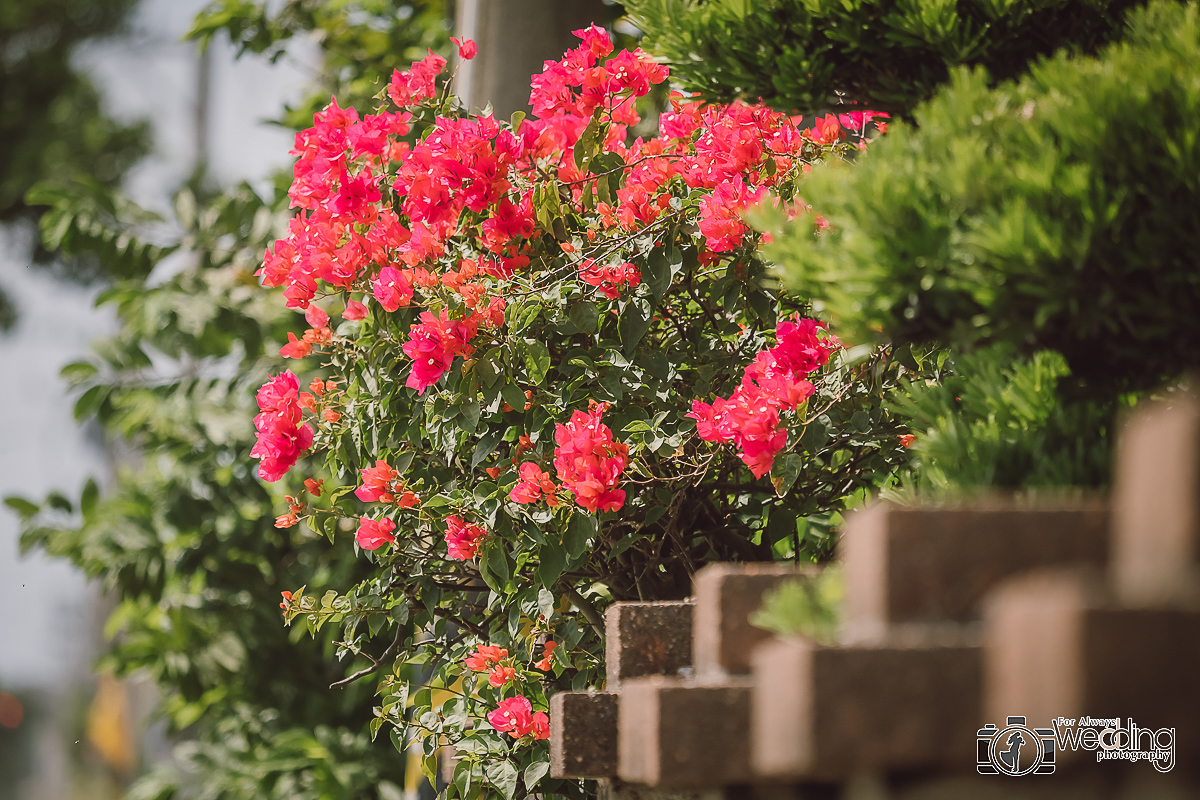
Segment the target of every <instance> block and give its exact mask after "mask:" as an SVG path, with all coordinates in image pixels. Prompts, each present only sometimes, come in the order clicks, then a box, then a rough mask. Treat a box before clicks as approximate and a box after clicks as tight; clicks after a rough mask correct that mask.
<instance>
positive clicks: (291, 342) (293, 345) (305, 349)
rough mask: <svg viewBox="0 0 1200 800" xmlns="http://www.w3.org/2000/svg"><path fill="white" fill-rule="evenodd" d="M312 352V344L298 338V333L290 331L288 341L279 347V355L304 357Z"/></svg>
mask: <svg viewBox="0 0 1200 800" xmlns="http://www.w3.org/2000/svg"><path fill="white" fill-rule="evenodd" d="M311 352H312V345H311V344H309V343H308V342H306V341H304V340H303V339H297V338H296V334H294V333H292V332H291V331H288V343H287V344H285V345H284V346H283V347H281V348H279V355H281V356H283V357H284V358H304V357H305V356H307V355H308V354H309V353H311Z"/></svg>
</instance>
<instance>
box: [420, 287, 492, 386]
mask: <svg viewBox="0 0 1200 800" xmlns="http://www.w3.org/2000/svg"><path fill="white" fill-rule="evenodd" d="M478 324H479V317H478V316H476V315H472V316H471V317H468V318H467V319H466V320H461V321H460V320H452V319H450V318H449V316H448V315H447V312H446V309H444V308H443V309H442V313H441V315H440V316H437V317H435V316H434V315H433V314H431V313H430V312H428V311H425V312H422V314H421V321H420V322H419V323H417V324H415V325H413V326H412V328H411V329H410V332H409V333H410V338H409V340H408V341H407V342H406V343H405V344H404V348H403V349H404V353H405V355H407V356H408V357H409V358H411V359H412V360H413V368H412V372H410V373H409V376H408V381H407V382H406V384H405V385H406V386H408V387H410V388H412V389H416V390H417V394H424V392H425V390H426V389H428V388H429V387H430V386H432V385H433V384H435V383H437V382H438V380H440V379H441V377H442V375H444V374H445V373H446V370H448V369H450V364H451V362H453V361H454V357H455V356H459V355H461V356H469V355H470V354H471V353H472V352H474V348H472V347H471V345H470V340H471V338H472V337H473V336H474V335H475V333H476V330H477V328H478Z"/></svg>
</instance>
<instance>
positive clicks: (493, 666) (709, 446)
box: [253, 27, 914, 798]
mask: <svg viewBox="0 0 1200 800" xmlns="http://www.w3.org/2000/svg"><path fill="white" fill-rule="evenodd" d="M578 35H579V37H580V38H581V40H582V44H581V45H580V46H579V47H578V48H576V49H575V50H573V51H571V52H569V53H567V54H566V55H565V57H564V58H563V59H562V60H561V61H559V62H547V64H546V67H545V70H544V71H543V73H542V74H541V75H538V76H535V77H534V78H533V84H532V92H531V95H530V104H531V106H532V115H530V116H529V117H528V118H527V117H526V116H525V115H524V114H522V113H517V114H515V115H514V116H513V118H512V119H511V120H508V121H497V120H494V119H493V118H491V116H489V115H486V114H484V115H470V114H467V113H464V112H463V111H462V110H461V109H459V108H458V106H457V102H456V101H455V100H454V99H453V97H452V96H451V94H450V86H449V84H448V83H447V82H446V80H445V78H444V77H443V76H442V72H443V69H444V67H445V62H444V60H443V59H441V58H439V57H437V56H434V55H430V56H429V57H428V58H426V59H425V60H423V61H421V62H419V63H416V64H414V65H413V66H412V68H411V69H410V70H408V71H405V72H397V73H396V74H395V75H394V76H393V78H392V80H391V82H390V84H389V85H388V86H387V87H386V89H385V91H384V92H382V93H381V101H382V102H383V103H384V107H383V109H382V110H380V111H378V112H377V113H367V114H360V113H359V112H357V111H356V110H354V109H350V108H341V107H339V106H338V104H337V102H336V100H335V101H334V102H332V103H331V104H330V105H329V106H328V107H327V108H326V109H325V110H323V111H322V112H320V113H318V114H317V115H316V117H315V123H314V125H313V127H312V128H310V129H309V130H306V131H304V132H302V133H300V134H299V135H298V136H297V140H296V149H295V151H294V154H295V155H296V156H297V161H296V165H295V179H294V182H293V185H292V188H291V192H290V196H291V198H292V203H293V206H294V207H295V208H297V209H298V211H297V214H296V216H295V218H294V219H293V220H292V221H291V226H290V232H289V234H288V236H287V237H286V238H284V239H282V240H280V241H278V242H276V244H275V246H274V247H273V249H271V250H269V251H268V252H267V253H266V257H265V261H264V264H263V267H262V270H261V272H260V275H261V277H262V280H263V281H264V283H265V284H266V285H268V286H274V287H281V288H282V297H281V298H280V302H283V303H286V305H287V306H288V307H289V308H292V309H295V310H296V311H297V312H298V314H302V315H303V319H304V321H305V324H304V327H303V329H302V330H301V331H300V332H298V333H294V334H292V335H291V336H290V337H289V339H290V340H289V342H288V343H287V344H286V345H285V346H284V347H283V349H282V353H283V355H285V356H288V357H290V358H293V359H295V366H294V367H293V368H292V369H289V370H286V371H283V372H281V373H279V374H277V375H275V376H274V377H272V378H271V380H270V381H269V382H268V383H267V384H266V385H264V386H263V387H262V389H261V390H260V391H259V393H258V404H259V408H260V409H261V413H260V414H259V415H258V416H257V417H256V419H255V425H256V428H257V431H258V444H257V446H256V448H255V449H254V452H253V455H254V456H255V457H256V458H258V459H259V460H260V466H259V474H260V476H261V477H262V478H263V479H264V480H267V481H276V480H281V479H282V480H285V481H287V482H288V486H289V487H291V488H290V491H291V492H292V494H290V495H289V496H288V507H287V508H286V509H280V512H281V513H280V515H279V518H278V520H277V521H276V524H277V525H279V526H282V527H289V526H293V525H297V524H303V525H306V526H307V527H308V528H310V529H311V530H312V531H313V532H314V533H315V534H323V535H326V536H328V537H329V538H330V539H331V540H333V541H334V542H344V546H345V548H346V557H347V558H359V559H365V560H367V561H369V562H370V563H371V564H373V565H374V573H373V577H371V578H370V579H369V580H366V581H364V582H362V583H360V584H358V585H356V586H346V587H345V589H344V591H343V592H337V591H329V592H326V593H325V594H324V595H323V596H321V597H316V596H310V595H307V594H306V593H305V591H304V588H303V587H296V589H295V590H294V591H290V592H285V593H284V597H283V600H282V603H281V606H282V608H283V612H284V616H285V618H286V619H287V621H288V622H289V623H290V622H300V623H302V624H304V625H307V626H308V627H309V628H310V629H312V630H316V629H319V628H321V627H323V626H325V625H334V626H340V629H341V632H342V633H341V636H340V637H339V645H338V656H339V657H340V658H343V659H346V661H347V664H348V665H349V666H348V672H349V673H350V674H348V675H347V677H346V679H345V681H343V682H347V681H352V680H357V679H361V678H365V677H367V676H372V675H373V676H374V677H373V678H372V679H373V680H377V681H379V682H380V695H381V700H380V705H379V708H378V709H377V717H376V719H375V722H374V732H376V733H378V732H380V731H381V730H385V729H386V730H387V731H389V732H390V733H391V736H392V740H393V742H394V743H395V745H396V746H397V747H398V748H401V749H403V748H405V747H407V746H408V744H409V742H412V741H419V742H420V743H421V745H422V747H423V752H424V755H425V768H426V771H427V772H428V773H429V774H432V773H433V770H434V769H435V763H436V753H437V752H438V750H439V748H441V747H442V746H443V745H450V746H452V747H453V748H454V752H455V754H456V757H457V759H458V761H457V765H456V766H455V768H454V772H453V780H452V782H451V783H450V785H449V787H448V788H447V792H449V793H450V794H451V795H453V796H461V797H467V796H477V795H479V794H480V793H481V792H493V791H496V792H499V793H500V794H501V795H503V796H505V797H508V798H512V797H514V796H523V795H524V794H525V793H527V792H529V791H532V790H533V789H534V787H535V786H536V787H537V791H538V792H541V793H566V794H578V793H579V792H581V791H582V788H581V786H580V785H579V784H577V783H573V782H569V781H556V780H552V779H550V778H549V777H547V776H546V771H547V768H548V763H547V762H548V757H547V746H546V743H545V742H544V741H543V740H545V739H546V737H547V736H548V720H547V716H546V711H547V696H548V695H549V694H552V693H553V692H554V691H558V690H563V689H570V688H575V689H581V688H584V687H588V686H598V685H600V684H601V682H602V679H603V678H602V676H603V670H602V666H603V665H602V655H601V654H602V652H603V644H602V637H603V630H602V628H603V626H602V624H601V616H600V615H601V612H602V611H603V609H604V607H605V606H606V605H607V604H608V603H610V602H612V601H614V600H622V599H644V600H654V599H668V598H678V597H682V596H685V595H686V594H688V592H689V590H690V579H691V575H692V573H693V572H694V571H695V570H696V569H697V568H698V567H700V566H702V565H703V564H705V563H707V562H710V561H713V560H771V559H796V560H801V561H812V560H820V559H822V558H825V557H827V556H828V554H829V552H830V548H831V537H830V535H829V531H830V525H831V524H833V523H836V521H837V514H838V513H839V511H840V510H841V509H843V508H844V507H845V505H846V504H847V503H848V502H851V501H852V500H853V498H855V497H858V496H861V495H862V494H863V493H864V492H865V491H866V490H867V488H869V487H871V486H875V485H878V484H879V483H881V482H882V481H884V480H885V479H886V478H887V476H888V475H890V474H891V473H892V472H893V471H894V469H895V468H896V466H897V465H898V464H900V463H902V461H903V457H904V452H905V451H904V448H903V446H902V445H903V442H902V434H903V433H904V431H903V430H902V429H901V428H900V427H899V426H898V424H897V423H895V422H893V421H892V420H891V419H890V417H889V416H888V415H887V413H886V412H885V411H884V410H883V408H882V403H881V399H880V398H881V397H882V395H883V393H884V391H885V390H886V389H887V388H888V387H890V386H891V385H893V383H894V382H895V380H896V378H897V376H898V375H899V374H901V373H903V372H904V367H903V366H901V365H902V364H904V363H907V364H909V365H910V366H914V364H913V361H912V359H911V358H905V357H904V354H899V353H892V352H890V351H888V350H886V349H880V350H876V351H872V350H869V349H867V350H859V351H856V352H847V351H846V350H844V349H843V348H842V347H841V346H840V345H839V343H838V340H837V338H836V336H835V335H834V334H833V333H832V332H830V331H829V330H827V329H826V327H825V326H824V325H823V324H822V323H821V322H819V321H818V320H816V319H815V318H814V317H813V316H812V310H811V309H810V308H809V307H808V306H807V305H806V304H805V302H804V301H803V298H796V297H790V296H788V295H786V294H782V293H780V292H779V291H778V290H777V289H776V288H775V287H774V286H773V285H772V284H771V283H770V282H769V281H768V279H767V277H766V265H765V264H764V262H763V261H762V259H761V258H760V256H759V254H758V250H757V247H758V244H759V242H760V239H761V236H760V234H758V233H756V232H755V231H753V230H752V229H750V228H749V227H747V225H746V224H745V223H744V222H743V221H742V218H741V213H742V211H743V209H745V208H747V207H748V206H750V205H751V204H754V203H760V202H765V203H772V204H776V205H778V206H779V207H781V208H783V209H786V210H787V211H788V213H790V214H792V215H794V216H797V217H798V216H800V215H806V216H808V218H809V220H810V223H811V224H812V225H814V226H818V227H819V226H820V225H821V224H822V223H821V221H820V219H819V218H818V217H816V216H814V215H812V214H811V212H810V211H809V210H808V208H807V207H806V206H805V205H804V204H803V202H802V200H801V199H800V198H799V196H798V195H797V191H798V190H799V189H800V188H801V187H802V185H803V176H804V174H805V173H806V172H807V171H808V169H809V165H810V164H812V163H813V162H816V161H821V160H829V159H841V158H846V157H849V156H851V155H852V154H854V153H855V152H857V150H858V149H859V148H861V147H865V146H866V138H865V136H864V134H865V133H866V132H867V130H868V129H871V130H875V129H877V128H878V127H879V125H878V121H873V120H872V117H871V115H869V114H862V113H860V114H856V115H846V116H844V117H842V118H837V117H834V116H827V117H825V118H823V119H819V120H816V121H809V122H810V123H811V125H810V126H808V127H805V126H803V125H802V123H803V121H802V120H799V119H798V118H789V117H787V116H785V115H782V114H780V113H777V112H774V111H771V110H768V109H766V108H762V107H756V106H749V105H744V104H733V105H727V106H715V105H704V104H702V103H700V102H696V101H692V100H690V99H689V98H686V97H682V96H679V95H671V96H670V109H669V110H667V111H666V112H665V113H663V114H662V115H661V117H660V118H659V119H658V125H657V129H658V134H657V135H656V136H652V137H650V138H642V137H638V138H635V136H634V129H635V127H636V128H637V131H638V132H643V131H645V130H647V129H649V128H653V127H654V126H653V122H652V121H642V120H641V119H640V116H639V111H638V108H639V106H638V99H639V98H643V97H645V96H646V95H647V94H648V93H649V92H650V91H651V88H652V87H653V86H655V85H657V84H662V83H663V82H664V81H665V80H666V79H667V77H668V76H667V71H666V69H665V68H664V67H662V66H661V65H658V64H655V63H654V62H652V61H651V60H650V59H649V58H648V57H646V56H645V54H643V53H641V52H640V51H633V52H618V53H615V54H614V53H613V52H612V45H611V43H610V40H609V38H608V36H607V35H606V34H605V33H604V32H603V31H601V30H600V29H598V28H594V27H593V28H591V29H588V30H583V31H579V32H578ZM473 50H474V45H473V44H472V43H470V42H462V43H460V55H461V56H462V57H463V58H470V57H471V56H472V55H473ZM643 110H644V109H643ZM298 319H299V317H298ZM298 327H299V326H298ZM358 667H361V668H360V669H359V668H358Z"/></svg>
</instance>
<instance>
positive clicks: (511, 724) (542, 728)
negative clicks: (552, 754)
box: [487, 695, 550, 740]
mask: <svg viewBox="0 0 1200 800" xmlns="http://www.w3.org/2000/svg"><path fill="white" fill-rule="evenodd" d="M487 718H488V722H490V723H491V725H492V727H493V728H495V729H496V730H497V731H499V732H501V733H507V734H508V735H509V736H511V737H513V738H514V739H520V738H521V737H522V736H532V737H533V738H534V739H535V740H536V739H548V738H549V737H550V718H549V717H547V716H546V713H545V712H544V711H538V712H536V713H533V704H532V703H530V702H529V700H528V698H525V697H521V696H520V695H518V696H516V697H510V698H508V699H507V700H501V701H500V704H499V706H497V708H496V710H495V711H492V712H491V713H489V714H488V715H487Z"/></svg>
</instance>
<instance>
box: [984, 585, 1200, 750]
mask: <svg viewBox="0 0 1200 800" xmlns="http://www.w3.org/2000/svg"><path fill="white" fill-rule="evenodd" d="M985 631H986V633H985V670H984V679H985V704H984V708H985V713H986V714H987V715H988V716H989V718H991V719H993V720H1000V721H1003V719H1004V717H1005V715H1007V714H1022V715H1024V716H1026V717H1027V718H1028V719H1029V720H1030V722H1031V723H1034V724H1037V725H1043V726H1044V725H1049V724H1050V723H1051V722H1052V721H1053V720H1057V719H1058V718H1059V717H1064V718H1068V719H1078V718H1079V717H1080V716H1081V715H1084V714H1086V715H1088V716H1090V717H1095V718H1102V719H1120V720H1122V721H1123V722H1125V721H1127V720H1129V719H1132V720H1133V721H1134V722H1135V723H1136V724H1137V725H1138V726H1139V727H1141V728H1149V729H1152V730H1159V729H1162V728H1173V729H1174V737H1173V738H1174V739H1175V749H1176V752H1177V757H1178V758H1179V760H1180V762H1181V763H1186V762H1187V761H1188V760H1189V759H1193V760H1194V759H1197V758H1200V728H1197V725H1196V723H1197V721H1200V682H1197V680H1196V670H1197V667H1198V666H1200V610H1197V609H1196V608H1194V607H1193V608H1186V607H1160V608H1130V607H1125V608H1122V607H1118V606H1116V605H1115V604H1114V603H1113V602H1112V598H1111V597H1108V596H1106V592H1105V589H1104V586H1103V584H1102V582H1101V581H1100V580H1099V578H1098V577H1097V576H1096V575H1095V574H1091V575H1089V574H1087V573H1080V572H1049V571H1047V572H1042V573H1035V574H1031V575H1028V576H1022V577H1020V578H1016V579H1014V580H1012V581H1011V582H1009V583H1007V584H1006V585H1004V586H1003V587H1001V588H999V589H998V590H997V591H996V592H995V594H994V595H993V596H992V597H991V598H990V599H989V601H988V604H987V614H986V618H985ZM1143 749H1146V748H1143ZM1080 756H1083V757H1084V758H1086V759H1087V760H1089V761H1091V760H1094V759H1095V755H1094V753H1091V752H1086V751H1083V750H1068V751H1067V752H1062V753H1060V755H1059V759H1060V761H1063V760H1065V761H1070V760H1071V759H1072V757H1080Z"/></svg>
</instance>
